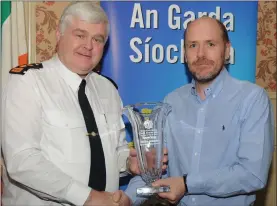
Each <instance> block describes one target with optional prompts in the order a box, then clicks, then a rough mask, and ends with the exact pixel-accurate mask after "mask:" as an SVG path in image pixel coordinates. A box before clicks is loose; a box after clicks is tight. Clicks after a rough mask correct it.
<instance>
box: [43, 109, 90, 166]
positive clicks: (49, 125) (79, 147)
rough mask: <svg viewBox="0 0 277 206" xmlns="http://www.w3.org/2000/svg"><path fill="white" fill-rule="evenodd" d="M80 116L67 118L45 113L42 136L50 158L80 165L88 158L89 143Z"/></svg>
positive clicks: (62, 114) (56, 112)
mask: <svg viewBox="0 0 277 206" xmlns="http://www.w3.org/2000/svg"><path fill="white" fill-rule="evenodd" d="M82 118H83V117H82V116H76V117H73V116H69V115H65V114H64V113H62V112H58V111H47V112H46V115H45V118H44V136H45V137H46V141H47V143H48V144H47V149H48V151H51V153H52V154H49V155H50V156H51V157H52V158H60V159H62V160H65V161H67V162H73V163H82V162H86V161H87V159H88V158H90V150H89V142H88V137H87V136H86V133H87V131H86V127H85V123H84V121H83V119H82Z"/></svg>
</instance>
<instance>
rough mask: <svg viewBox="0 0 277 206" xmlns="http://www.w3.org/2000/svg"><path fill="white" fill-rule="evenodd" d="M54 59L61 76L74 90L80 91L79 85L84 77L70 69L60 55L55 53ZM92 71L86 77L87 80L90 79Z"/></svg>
mask: <svg viewBox="0 0 277 206" xmlns="http://www.w3.org/2000/svg"><path fill="white" fill-rule="evenodd" d="M53 61H54V62H55V65H57V67H58V72H59V74H60V76H61V77H62V78H63V79H64V80H65V82H66V83H67V84H68V85H69V86H70V87H71V88H72V89H73V91H78V89H79V86H80V84H81V81H82V78H81V77H80V76H79V75H78V74H76V73H74V72H72V71H71V70H70V69H68V68H67V67H66V66H65V65H64V64H63V63H62V62H61V60H60V59H59V57H58V55H57V54H55V55H54V56H53ZM89 75H90V73H89V74H88V75H87V76H86V77H85V80H87V79H88V77H89Z"/></svg>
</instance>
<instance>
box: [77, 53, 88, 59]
mask: <svg viewBox="0 0 277 206" xmlns="http://www.w3.org/2000/svg"><path fill="white" fill-rule="evenodd" d="M77 54H79V55H80V56H83V57H86V58H91V56H90V55H86V54H81V53H78V52H77Z"/></svg>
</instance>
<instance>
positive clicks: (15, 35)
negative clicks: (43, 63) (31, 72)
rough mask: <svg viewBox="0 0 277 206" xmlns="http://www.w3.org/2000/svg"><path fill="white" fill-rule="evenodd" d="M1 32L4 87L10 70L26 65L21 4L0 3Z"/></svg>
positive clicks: (26, 55) (26, 57)
mask: <svg viewBox="0 0 277 206" xmlns="http://www.w3.org/2000/svg"><path fill="white" fill-rule="evenodd" d="M1 32H2V33H1V34H2V35H1V37H2V38H1V45H2V48H1V57H2V58H1V60H2V61H1V64H2V65H1V78H2V86H4V85H5V84H6V82H7V78H8V74H9V70H10V69H11V68H13V67H15V66H18V65H22V64H27V63H28V54H27V41H26V33H25V32H26V31H25V20H24V5H23V2H11V1H1Z"/></svg>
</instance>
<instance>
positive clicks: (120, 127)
mask: <svg viewBox="0 0 277 206" xmlns="http://www.w3.org/2000/svg"><path fill="white" fill-rule="evenodd" d="M42 64H43V68H42V69H29V70H28V71H27V72H26V73H25V74H24V75H20V74H11V75H10V77H9V82H8V85H7V88H6V90H5V92H4V96H3V101H4V104H3V115H4V118H3V120H4V122H3V140H2V144H3V145H2V147H3V153H4V158H5V163H6V167H7V171H8V174H9V175H10V177H11V179H13V180H14V181H16V182H14V181H8V179H7V176H5V175H4V185H5V187H4V194H3V197H2V201H3V205H36V206H37V205H56V203H55V201H57V202H61V201H63V202H64V203H66V202H70V203H73V204H74V205H83V204H84V202H85V201H86V199H87V197H88V195H89V193H90V190H91V188H89V187H88V179H89V172H90V145H89V139H88V138H89V137H88V136H86V133H87V130H86V126H85V121H84V118H83V115H82V111H81V108H80V106H79V102H78V89H79V85H80V83H81V81H82V79H81V78H80V77H79V76H78V75H77V74H76V73H73V72H71V71H70V70H69V69H67V68H66V67H65V66H64V65H63V64H62V63H61V62H60V60H59V59H58V57H57V56H54V57H53V58H52V59H50V60H48V61H45V62H43V63H42ZM85 79H86V81H87V86H86V95H87V96H88V99H89V101H90V105H91V107H92V109H93V112H94V116H95V119H96V122H97V126H98V130H99V134H100V137H101V141H102V145H103V150H104V155H105V163H106V182H107V183H106V191H110V192H112V191H115V190H117V189H118V187H119V172H120V171H122V170H124V169H125V164H124V163H125V160H126V157H127V156H128V150H127V149H125V148H126V141H125V129H124V123H123V121H122V118H121V115H122V113H121V112H122V102H121V99H120V97H119V94H118V91H117V89H116V88H115V87H114V85H113V84H112V83H111V82H110V81H109V80H107V79H106V78H105V77H103V76H101V75H99V74H97V73H94V72H92V73H91V74H89V75H88V76H87V77H86V78H85ZM122 145H123V147H120V148H123V149H121V150H118V147H119V146H122ZM21 186H22V187H23V189H21ZM28 188H29V189H28ZM27 190H29V191H30V192H31V193H30V192H29V191H27ZM32 193H34V194H35V195H33V194H32ZM37 196H38V197H40V198H45V200H50V201H44V200H41V199H40V198H38V197H37Z"/></svg>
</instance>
